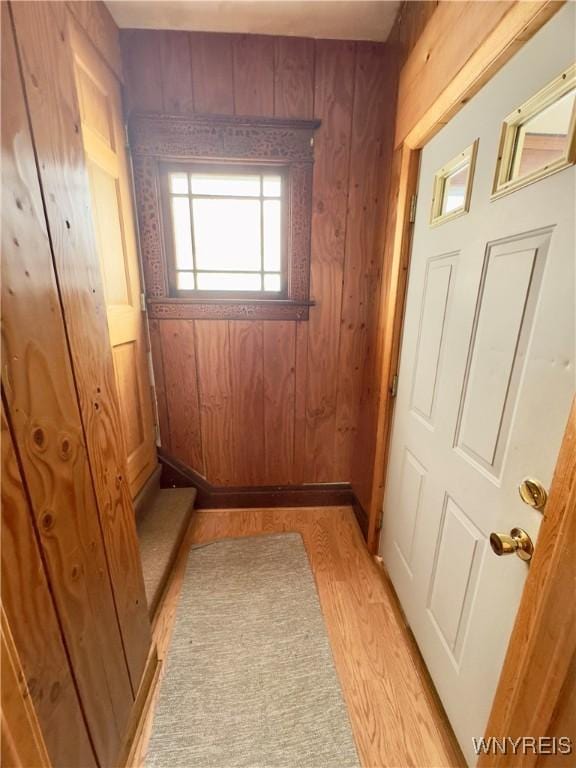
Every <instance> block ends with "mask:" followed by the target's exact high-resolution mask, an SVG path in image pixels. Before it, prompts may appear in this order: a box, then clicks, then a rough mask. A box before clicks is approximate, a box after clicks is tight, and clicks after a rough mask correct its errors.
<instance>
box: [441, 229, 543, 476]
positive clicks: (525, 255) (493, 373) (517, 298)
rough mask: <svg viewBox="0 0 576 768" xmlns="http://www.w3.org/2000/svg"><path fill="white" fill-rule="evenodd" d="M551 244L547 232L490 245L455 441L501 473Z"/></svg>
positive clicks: (492, 469)
mask: <svg viewBox="0 0 576 768" xmlns="http://www.w3.org/2000/svg"><path fill="white" fill-rule="evenodd" d="M549 242H550V232H549V231H548V232H545V233H544V234H542V235H538V236H536V237H535V236H533V235H530V236H528V237H522V236H521V237H519V238H513V239H511V240H509V241H507V242H505V243H497V244H495V245H491V246H489V247H488V248H487V255H486V259H485V266H484V271H483V275H482V279H481V289H480V294H479V301H478V306H477V310H476V321H475V328H474V331H473V336H472V342H471V346H470V354H469V362H468V369H467V374H466V378H465V384H464V392H463V397H462V416H461V419H460V424H459V428H458V437H457V441H456V442H457V445H458V447H459V448H460V450H461V451H462V452H463V454H464V455H465V456H466V457H467V458H471V459H472V460H473V461H475V462H476V463H478V464H480V466H482V467H483V468H484V469H486V470H487V471H489V472H490V473H491V474H494V475H496V476H498V475H499V473H500V470H501V467H502V460H503V456H504V451H505V448H506V444H507V439H508V434H509V430H510V427H511V424H512V415H513V411H514V405H515V402H516V397H517V394H518V389H519V385H520V380H521V375H522V370H523V367H524V362H525V360H526V348H527V346H528V341H529V338H530V334H531V329H532V322H533V320H534V316H535V311H536V305H537V300H538V294H539V290H540V284H541V282H542V274H543V270H544V265H545V260H546V254H547V251H548V246H549Z"/></svg>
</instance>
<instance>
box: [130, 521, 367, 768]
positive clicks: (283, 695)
mask: <svg viewBox="0 0 576 768" xmlns="http://www.w3.org/2000/svg"><path fill="white" fill-rule="evenodd" d="M165 664H166V669H165V674H164V679H163V681H162V687H161V690H160V695H159V699H158V704H157V707H156V713H155V717H154V724H153V729H152V735H151V739H150V742H149V746H148V753H147V757H146V763H145V765H146V767H147V768H180V767H182V768H195V767H196V766H197V767H198V768H237V767H238V768H240V767H245V768H248V767H249V768H276V767H278V768H280V767H283V768H284V767H285V768H335V767H336V766H337V767H338V768H352V767H353V768H359V765H360V763H359V760H358V756H357V753H356V747H355V745H354V739H353V736H352V731H351V728H350V722H349V720H348V713H347V711H346V706H345V703H344V700H343V698H342V692H341V690H340V684H339V681H338V678H337V676H336V670H335V668H334V662H333V660H332V653H331V650H330V644H329V641H328V637H327V634H326V627H325V625H324V620H323V618H322V613H321V609H320V603H319V600H318V595H317V592H316V586H315V584H314V577H313V575H312V572H311V570H310V565H309V563H308V557H307V555H306V550H305V548H304V544H303V541H302V538H301V536H300V535H299V534H297V533H282V534H272V535H262V536H256V537H251V538H242V539H226V540H223V541H218V542H214V543H212V544H207V545H202V546H199V547H197V548H193V549H192V551H191V553H190V558H189V561H188V565H187V571H186V576H185V579H184V583H183V587H182V593H181V597H180V602H179V605H178V609H177V616H176V623H175V627H174V634H173V636H172V641H171V645H170V648H169V651H168V656H167V660H166V662H165Z"/></svg>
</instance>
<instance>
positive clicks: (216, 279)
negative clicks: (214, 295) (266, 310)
mask: <svg viewBox="0 0 576 768" xmlns="http://www.w3.org/2000/svg"><path fill="white" fill-rule="evenodd" d="M196 277H197V280H198V290H200V291H261V290H262V285H261V277H260V275H259V274H257V275H246V274H234V273H233V272H220V273H218V272H212V273H210V272H199V273H198V274H197V276H196Z"/></svg>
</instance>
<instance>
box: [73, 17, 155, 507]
mask: <svg viewBox="0 0 576 768" xmlns="http://www.w3.org/2000/svg"><path fill="white" fill-rule="evenodd" d="M72 42H73V48H74V65H75V67H74V69H75V76H76V87H77V92H78V101H79V105H80V114H81V120H82V139H83V144H84V150H85V152H86V160H87V166H88V172H89V180H90V192H91V196H92V215H93V219H94V229H95V232H96V244H97V248H98V255H99V259H100V267H101V272H102V281H103V284H104V294H105V297H106V308H107V315H108V327H109V331H110V340H111V344H112V349H113V359H114V367H115V372H116V382H117V386H118V392H119V402H120V413H121V418H122V432H123V437H124V444H125V449H126V456H127V467H128V480H129V484H130V490H131V492H132V496H133V497H134V496H135V495H136V494H137V493H138V491H139V490H140V489H141V487H142V485H143V484H144V482H145V481H146V480H147V478H148V477H149V476H150V474H151V472H152V471H153V469H154V467H155V466H156V447H155V442H156V436H155V430H154V415H153V413H154V412H153V406H152V398H151V389H150V382H149V375H148V363H147V357H146V343H145V339H146V336H145V331H144V325H143V315H142V311H141V307H140V291H141V288H140V275H139V265H138V255H137V250H136V241H135V234H134V220H133V212H132V206H131V198H130V186H129V174H128V165H127V158H126V151H125V147H124V139H123V127H122V106H121V97H120V85H119V83H118V81H117V80H116V78H115V76H114V75H113V74H112V73H111V72H110V70H109V69H108V68H107V67H106V65H105V64H104V63H103V62H102V61H101V59H100V57H99V55H98V54H97V52H96V51H95V50H94V49H92V47H91V45H90V43H89V42H88V41H87V40H86V39H85V38H84V36H83V34H82V33H81V32H80V31H79V30H77V29H75V31H74V34H73V36H72Z"/></svg>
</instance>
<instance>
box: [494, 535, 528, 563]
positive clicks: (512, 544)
mask: <svg viewBox="0 0 576 768" xmlns="http://www.w3.org/2000/svg"><path fill="white" fill-rule="evenodd" d="M490 546H491V547H492V551H493V552H494V553H495V554H496V555H498V556H499V557H500V556H501V555H512V554H514V552H515V553H516V554H517V555H518V557H519V558H521V559H522V560H530V559H531V558H532V555H533V553H534V544H532V539H531V538H530V536H528V534H527V533H526V531H524V530H523V529H522V528H512V530H511V531H510V535H508V534H507V533H491V534H490Z"/></svg>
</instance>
